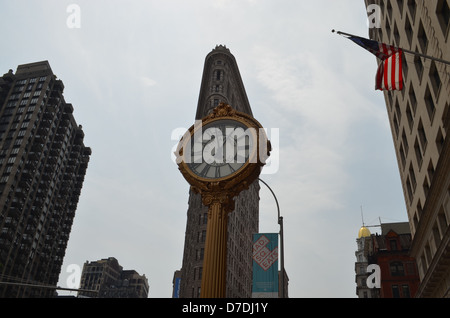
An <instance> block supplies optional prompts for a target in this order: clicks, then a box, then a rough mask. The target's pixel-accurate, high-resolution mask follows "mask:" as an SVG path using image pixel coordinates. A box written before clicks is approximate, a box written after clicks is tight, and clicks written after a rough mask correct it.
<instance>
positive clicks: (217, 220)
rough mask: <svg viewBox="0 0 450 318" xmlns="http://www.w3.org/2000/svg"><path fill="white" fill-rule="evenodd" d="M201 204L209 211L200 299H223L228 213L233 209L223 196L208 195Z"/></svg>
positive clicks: (226, 197) (224, 292)
mask: <svg viewBox="0 0 450 318" xmlns="http://www.w3.org/2000/svg"><path fill="white" fill-rule="evenodd" d="M203 202H204V204H205V205H207V206H208V207H209V210H208V224H207V227H206V242H205V254H204V260H203V273H202V286H201V293H200V297H201V298H225V294H226V275H227V227H228V213H229V212H231V211H232V210H233V209H232V207H231V206H230V204H229V202H228V196H226V195H223V194H222V195H212V194H208V195H206V196H204V197H203ZM230 208H231V210H230Z"/></svg>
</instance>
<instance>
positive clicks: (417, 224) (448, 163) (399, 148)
mask: <svg viewBox="0 0 450 318" xmlns="http://www.w3.org/2000/svg"><path fill="white" fill-rule="evenodd" d="M365 3H366V6H369V5H376V6H377V7H378V8H380V12H381V14H380V18H381V19H380V20H381V25H380V28H371V29H370V30H369V36H370V38H371V39H373V40H376V41H379V42H383V43H386V44H390V45H394V46H397V47H401V48H404V49H407V50H411V51H414V52H418V53H421V54H424V55H427V56H431V57H434V58H438V59H442V60H446V61H450V43H449V33H450V31H449V29H450V26H449V25H450V22H449V20H450V18H449V17H450V13H449V6H450V5H449V3H450V1H449V0H432V1H426V0H402V1H388V0H366V1H365ZM371 8H372V9H373V7H371ZM402 64H403V79H404V88H403V90H402V91H390V92H385V93H384V97H385V101H386V107H387V113H388V116H389V122H390V126H391V131H392V137H393V142H394V148H395V152H396V156H397V161H398V167H399V171H400V178H401V183H402V187H403V192H404V197H405V203H406V208H407V212H408V220H409V225H410V228H411V234H412V238H413V241H412V247H411V255H412V256H413V257H415V259H416V261H417V266H418V269H419V275H420V280H421V284H420V287H419V289H418V291H417V294H416V296H417V297H450V140H449V138H448V135H449V129H450V112H449V104H450V65H448V64H445V63H442V62H438V61H436V60H433V59H429V58H423V57H420V56H417V55H413V54H409V53H405V54H404V57H403V63H402Z"/></svg>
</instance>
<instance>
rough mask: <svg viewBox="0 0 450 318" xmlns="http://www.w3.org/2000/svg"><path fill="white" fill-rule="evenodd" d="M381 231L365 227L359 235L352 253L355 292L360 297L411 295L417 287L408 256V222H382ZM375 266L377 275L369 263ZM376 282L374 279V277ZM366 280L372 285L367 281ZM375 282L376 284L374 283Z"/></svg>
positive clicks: (414, 269) (414, 266) (409, 256)
mask: <svg viewBox="0 0 450 318" xmlns="http://www.w3.org/2000/svg"><path fill="white" fill-rule="evenodd" d="M380 227H381V234H378V233H377V234H371V233H370V231H369V229H368V228H367V227H365V226H363V227H361V229H360V230H359V234H358V239H357V240H356V241H357V244H358V249H357V251H356V253H355V255H356V263H355V273H356V279H355V280H356V295H357V296H358V297H359V298H411V297H414V296H415V295H416V292H417V289H418V286H419V273H418V270H417V265H416V260H415V258H413V257H411V255H410V250H411V232H410V229H409V224H408V222H399V223H384V224H383V223H382V224H381V225H380ZM372 264H373V265H376V266H377V268H378V269H377V271H378V273H379V276H378V277H376V275H377V274H376V273H375V271H374V269H373V268H369V266H370V265H372ZM377 279H378V282H376V281H374V280H377ZM368 280H370V281H371V282H372V284H370V285H369V284H368ZM376 283H378V284H379V286H378V285H377V284H376Z"/></svg>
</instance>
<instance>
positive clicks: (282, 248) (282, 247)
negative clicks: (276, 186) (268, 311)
mask: <svg viewBox="0 0 450 318" xmlns="http://www.w3.org/2000/svg"><path fill="white" fill-rule="evenodd" d="M258 180H259V181H261V182H262V183H264V184H265V185H266V187H267V188H268V189H269V190H270V192H272V195H273V197H274V198H275V202H276V203H277V210H278V224H279V225H280V240H281V298H285V293H284V279H285V277H284V276H285V275H284V234H283V217H282V216H281V215H280V205H279V204H278V199H277V196H276V195H275V193H274V192H273V191H272V189H271V188H270V187H269V185H268V184H267V183H266V182H265V181H264V180H262V179H261V178H258Z"/></svg>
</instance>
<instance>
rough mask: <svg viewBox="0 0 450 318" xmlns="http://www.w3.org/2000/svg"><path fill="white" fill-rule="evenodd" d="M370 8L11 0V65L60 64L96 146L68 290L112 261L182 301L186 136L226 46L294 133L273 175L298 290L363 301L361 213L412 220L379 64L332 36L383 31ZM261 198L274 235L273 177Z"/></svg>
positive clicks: (292, 287) (7, 13)
mask: <svg viewBox="0 0 450 318" xmlns="http://www.w3.org/2000/svg"><path fill="white" fill-rule="evenodd" d="M72 3H75V4H77V5H78V7H79V9H80V12H79V13H80V14H79V20H74V19H72V18H74V16H72V14H74V13H76V12H75V11H71V10H69V12H67V9H68V7H69V5H70V4H72ZM71 8H72V7H69V9H71ZM366 16H367V15H366V10H365V6H364V1H362V0H360V1H355V0H339V1H335V0H318V1H298V0H276V1H275V0H189V1H187V0H158V1H157V0H154V1H152V0H147V1H143V0H142V1H138V0H133V1H125V0H120V1H119V0H115V1H113V0H107V1H106V0H95V1H87V0H86V1H82V0H72V1H65V0H40V1H35V0H15V1H7V0H0V35H1V38H2V43H3V44H2V50H1V51H0V73H1V74H4V73H7V72H8V70H9V69H13V70H14V72H15V70H16V68H17V65H19V64H25V63H31V62H37V61H41V60H48V61H49V63H50V65H51V67H52V70H53V72H54V73H55V74H56V75H57V76H58V78H59V79H61V80H62V81H63V82H64V85H65V90H64V96H65V100H66V102H69V103H72V104H73V106H74V116H75V119H76V121H77V123H78V124H81V125H82V126H83V130H84V132H85V139H84V142H85V145H86V146H89V147H91V148H92V156H91V161H90V162H89V167H88V170H87V174H86V178H85V181H84V185H83V189H82V192H81V197H80V201H79V204H78V209H77V212H76V216H75V220H74V224H73V227H72V232H71V236H70V239H69V243H68V247H67V250H66V256H65V259H64V264H63V266H62V269H61V277H60V282H59V283H58V284H59V286H61V287H67V286H68V285H67V280H68V279H69V281H70V278H71V277H73V276H71V274H73V272H71V271H69V273H67V270H68V269H72V268H73V267H69V266H70V265H71V264H75V265H76V266H79V267H80V268H82V266H83V263H84V262H86V261H95V260H99V259H102V258H107V257H111V256H112V257H115V258H117V260H118V261H119V263H120V264H121V265H122V266H123V267H124V269H134V270H136V271H137V272H138V273H139V274H145V275H146V277H147V278H148V280H149V284H150V293H149V297H152V298H153V297H163V298H167V297H171V295H172V278H173V273H174V271H175V270H178V269H180V268H181V264H182V257H183V247H184V233H185V227H186V212H187V207H188V189H189V186H188V184H187V183H186V181H185V179H184V178H183V177H182V175H181V173H180V172H179V171H178V169H177V166H176V165H175V163H174V162H173V161H172V159H171V151H172V149H173V147H174V146H175V145H176V144H177V141H176V140H173V138H172V135H173V133H174V131H177V130H178V131H179V130H180V128H183V129H187V128H188V127H189V126H191V125H192V124H193V123H194V118H195V112H196V107H197V101H198V95H199V90H200V82H201V76H202V72H203V66H204V60H205V57H206V55H207V54H208V53H209V52H210V51H211V50H212V49H214V47H215V46H216V45H218V44H223V45H226V46H227V47H228V48H229V49H230V50H231V53H232V54H233V55H234V56H235V58H236V60H237V63H238V66H239V70H240V73H241V76H242V79H243V82H244V86H245V88H246V91H247V95H248V98H249V101H250V105H251V107H252V110H253V115H254V116H255V118H256V119H257V120H258V121H259V122H260V123H261V124H262V125H263V126H264V127H266V128H268V129H269V133H270V132H271V131H273V132H275V131H278V132H279V138H275V139H272V144H273V145H274V146H277V147H278V149H279V152H278V155H276V152H274V153H273V157H272V159H273V160H277V163H278V165H277V166H278V169H275V170H277V171H276V172H274V171H273V170H274V169H272V170H271V171H270V170H268V169H267V171H263V174H262V175H261V178H262V179H263V180H264V181H265V182H267V183H268V184H269V185H270V187H271V188H272V190H273V191H274V192H275V194H276V196H277V198H278V201H279V204H280V209H281V214H282V216H283V217H284V232H285V237H284V241H285V267H286V271H287V273H288V276H289V296H290V297H356V294H355V291H356V284H355V271H354V263H355V260H356V258H355V250H356V237H357V234H358V230H359V228H360V227H361V225H362V220H361V206H362V209H363V212H364V221H365V223H366V224H379V219H381V221H382V222H383V223H388V222H401V221H407V214H406V208H405V204H404V197H403V192H402V189H401V184H400V177H399V172H398V167H397V161H396V158H395V150H394V146H393V142H392V136H391V130H390V127H389V122H388V117H387V113H386V107H385V103H384V97H383V93H381V92H379V91H375V89H374V84H375V83H374V78H375V73H376V67H377V65H376V60H375V57H374V56H373V55H371V54H370V53H369V52H367V51H365V50H363V49H362V48H360V47H359V46H357V45H355V44H354V43H352V42H351V41H349V40H347V39H344V38H343V37H340V36H338V35H336V34H335V33H334V34H333V33H331V30H332V29H336V30H341V31H344V32H348V33H353V34H357V35H361V36H367V34H368V23H367V18H366ZM68 20H69V22H70V23H69V24H68ZM77 21H80V25H76V24H74V23H75V22H77ZM69 26H70V27H69ZM269 137H270V134H269ZM274 137H276V136H274ZM273 162H275V161H273ZM274 167H275V166H274ZM260 197H261V200H260V232H278V230H279V227H278V224H277V210H276V204H275V200H274V198H273V196H272V194H271V193H270V191H269V190H268V189H267V188H266V187H265V186H264V185H263V184H262V185H261V191H260ZM371 230H372V232H374V231H376V228H371Z"/></svg>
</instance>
